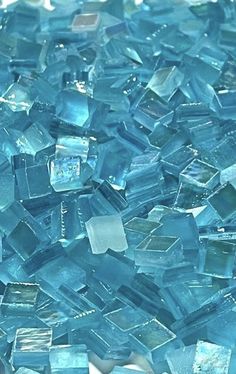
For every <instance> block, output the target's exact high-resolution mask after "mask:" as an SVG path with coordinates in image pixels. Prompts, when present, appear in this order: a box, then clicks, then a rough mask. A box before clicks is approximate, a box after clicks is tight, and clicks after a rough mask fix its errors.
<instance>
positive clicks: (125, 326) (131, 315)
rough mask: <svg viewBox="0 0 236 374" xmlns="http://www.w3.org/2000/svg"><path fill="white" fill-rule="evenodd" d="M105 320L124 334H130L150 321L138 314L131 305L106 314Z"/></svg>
mask: <svg viewBox="0 0 236 374" xmlns="http://www.w3.org/2000/svg"><path fill="white" fill-rule="evenodd" d="M105 318H106V320H107V321H109V322H110V323H111V324H112V325H114V326H115V327H117V328H118V329H120V330H121V331H123V332H130V331H132V330H134V329H136V328H137V327H139V326H140V325H142V324H144V323H145V322H147V321H148V319H147V317H146V316H143V315H142V314H141V313H137V311H136V309H135V308H132V307H131V306H129V305H128V306H125V307H124V308H121V309H117V310H114V311H112V312H110V313H108V314H105Z"/></svg>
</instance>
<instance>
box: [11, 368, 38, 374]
mask: <svg viewBox="0 0 236 374" xmlns="http://www.w3.org/2000/svg"><path fill="white" fill-rule="evenodd" d="M16 374H38V371H35V370H31V369H28V368H25V367H21V368H19V369H18V370H17V371H16Z"/></svg>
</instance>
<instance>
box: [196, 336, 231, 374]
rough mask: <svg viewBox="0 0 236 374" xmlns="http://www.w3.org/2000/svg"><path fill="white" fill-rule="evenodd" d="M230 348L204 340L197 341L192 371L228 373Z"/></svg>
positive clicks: (198, 373)
mask: <svg viewBox="0 0 236 374" xmlns="http://www.w3.org/2000/svg"><path fill="white" fill-rule="evenodd" d="M230 357H231V350H230V349H227V348H225V347H222V346H219V345H216V344H212V343H209V342H205V341H198V342H197V345H196V354H195V357H194V362H193V373H194V374H200V373H210V372H212V371H213V370H214V372H215V373H216V374H218V373H219V374H220V373H222V374H228V373H229V364H230Z"/></svg>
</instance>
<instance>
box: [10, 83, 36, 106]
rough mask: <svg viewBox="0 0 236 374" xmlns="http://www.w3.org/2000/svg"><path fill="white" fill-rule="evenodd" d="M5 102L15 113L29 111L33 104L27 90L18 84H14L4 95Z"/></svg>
mask: <svg viewBox="0 0 236 374" xmlns="http://www.w3.org/2000/svg"><path fill="white" fill-rule="evenodd" d="M3 102H4V103H5V104H6V105H7V106H8V107H9V108H10V109H11V110H12V111H13V112H21V111H29V110H30V108H31V106H32V105H33V102H32V101H31V99H30V96H29V91H28V90H27V88H25V87H23V86H21V85H20V84H18V83H13V84H12V85H11V86H10V87H9V88H8V90H7V91H6V92H5V94H4V100H3Z"/></svg>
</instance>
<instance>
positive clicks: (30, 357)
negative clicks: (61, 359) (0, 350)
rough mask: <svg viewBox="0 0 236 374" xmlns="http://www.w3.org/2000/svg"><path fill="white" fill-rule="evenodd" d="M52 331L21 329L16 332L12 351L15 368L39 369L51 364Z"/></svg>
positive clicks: (45, 329)
mask: <svg viewBox="0 0 236 374" xmlns="http://www.w3.org/2000/svg"><path fill="white" fill-rule="evenodd" d="M51 344H52V330H51V329H47V328H43V329H42V328H41V329H40V328H21V329H18V330H17V332H16V337H15V341H14V346H13V350H12V358H11V359H12V363H13V365H14V366H16V367H17V366H18V367H19V366H24V365H26V366H27V367H30V368H37V367H38V366H41V367H42V366H46V365H48V363H49V349H50V346H51Z"/></svg>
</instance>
